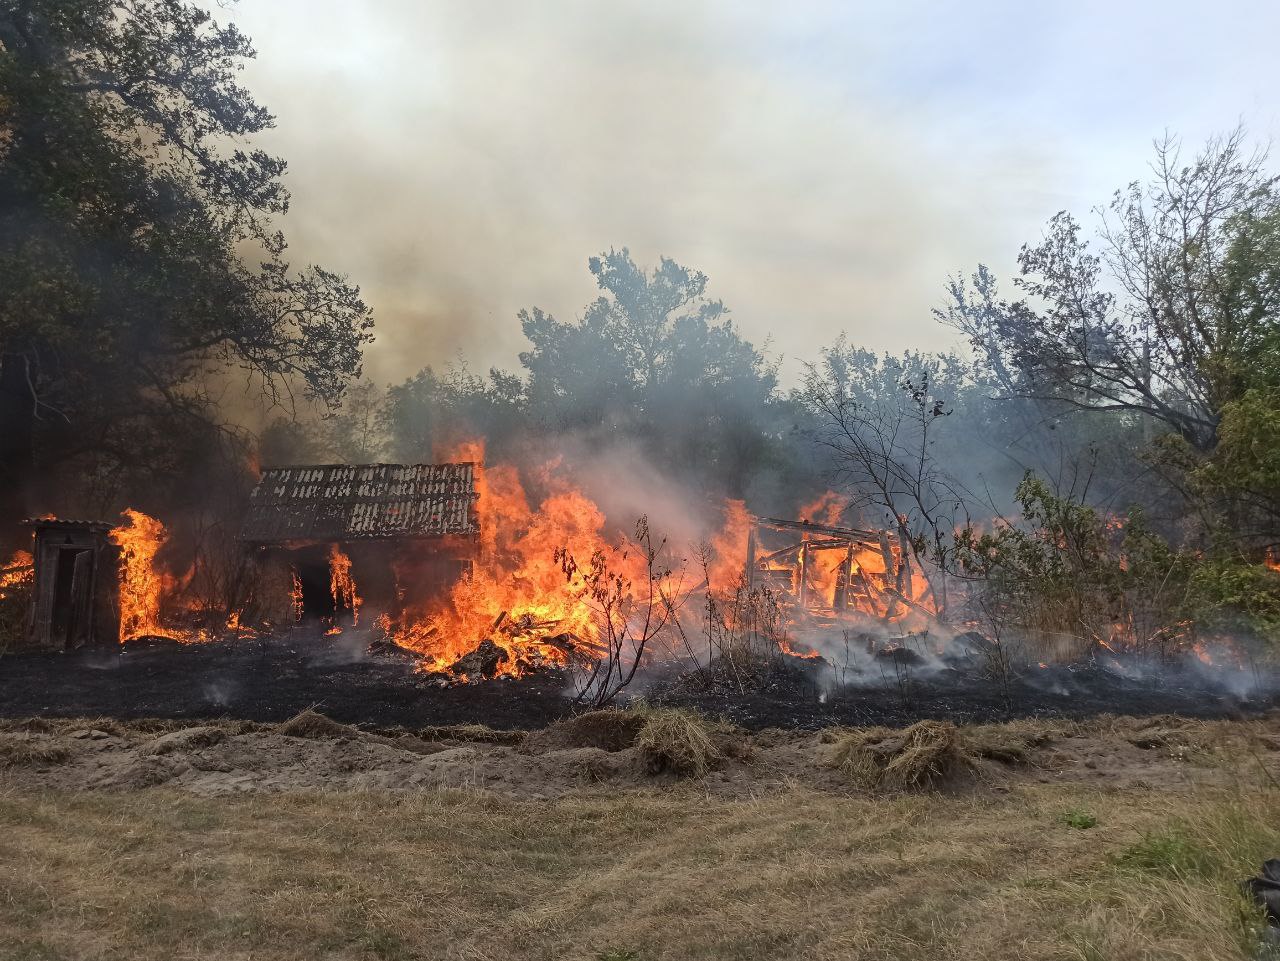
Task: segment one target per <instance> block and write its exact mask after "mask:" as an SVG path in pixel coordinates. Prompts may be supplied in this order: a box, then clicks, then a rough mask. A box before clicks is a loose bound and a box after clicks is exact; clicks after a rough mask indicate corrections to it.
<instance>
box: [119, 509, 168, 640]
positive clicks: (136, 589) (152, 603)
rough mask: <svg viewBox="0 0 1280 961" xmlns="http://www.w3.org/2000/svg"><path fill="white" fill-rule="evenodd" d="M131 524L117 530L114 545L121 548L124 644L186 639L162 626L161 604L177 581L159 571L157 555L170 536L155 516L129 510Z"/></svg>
mask: <svg viewBox="0 0 1280 961" xmlns="http://www.w3.org/2000/svg"><path fill="white" fill-rule="evenodd" d="M122 516H124V517H125V518H126V519H127V520H128V521H129V523H128V524H121V525H120V526H119V527H116V528H113V529H112V530H111V533H110V537H111V541H112V543H114V544H116V545H117V546H118V547H119V548H120V643H122V644H123V643H124V642H125V641H130V640H133V639H134V638H136V637H144V636H152V637H168V638H171V639H173V640H183V638H182V637H181V636H179V635H176V634H173V633H171V632H169V631H166V630H165V629H164V628H163V627H161V625H160V602H161V599H162V597H163V595H164V592H165V591H166V590H170V589H171V588H172V587H173V578H172V577H170V576H169V575H167V574H164V573H161V572H159V571H157V570H156V564H155V558H156V553H157V552H158V551H159V550H160V548H161V547H163V546H164V543H165V541H166V540H168V534H167V533H166V531H165V529H164V525H163V524H161V523H160V522H159V521H158V520H156V519H155V518H154V517H149V516H148V515H146V514H144V513H142V512H141V511H136V510H134V509H132V508H129V509H128V510H126V511H125V512H124V514H123V515H122Z"/></svg>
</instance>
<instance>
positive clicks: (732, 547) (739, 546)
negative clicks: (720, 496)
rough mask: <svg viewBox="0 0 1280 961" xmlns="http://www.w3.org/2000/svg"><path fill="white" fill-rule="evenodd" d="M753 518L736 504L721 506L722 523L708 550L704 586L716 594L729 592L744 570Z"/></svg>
mask: <svg viewBox="0 0 1280 961" xmlns="http://www.w3.org/2000/svg"><path fill="white" fill-rule="evenodd" d="M754 523H755V518H753V517H752V516H751V512H750V511H748V510H747V505H746V504H745V503H744V502H742V501H740V500H726V501H725V502H724V522H723V523H722V524H721V526H720V530H719V531H717V532H716V533H715V535H714V536H713V537H712V538H711V541H710V543H709V544H708V546H709V547H710V551H711V553H710V556H709V557H708V559H707V585H708V586H709V587H710V588H711V589H713V590H717V591H732V590H733V589H734V587H735V586H736V585H737V583H738V581H740V580H741V579H742V574H743V571H744V569H745V566H746V558H747V539H748V538H749V537H750V536H751V527H752V525H753V524H754Z"/></svg>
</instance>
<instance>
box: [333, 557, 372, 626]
mask: <svg viewBox="0 0 1280 961" xmlns="http://www.w3.org/2000/svg"><path fill="white" fill-rule="evenodd" d="M329 591H330V592H331V593H332V594H333V606H334V608H335V609H336V610H338V611H342V610H349V611H351V626H352V627H355V626H356V625H357V624H359V623H360V605H361V604H362V603H364V602H363V601H362V600H361V598H360V594H359V593H358V592H357V591H356V582H355V578H354V577H352V576H351V558H350V557H348V556H347V555H346V554H344V553H343V552H342V548H341V547H339V546H338V545H337V544H330V545H329Z"/></svg>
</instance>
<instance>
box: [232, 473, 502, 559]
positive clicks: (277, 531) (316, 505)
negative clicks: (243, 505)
mask: <svg viewBox="0 0 1280 961" xmlns="http://www.w3.org/2000/svg"><path fill="white" fill-rule="evenodd" d="M475 471H476V465H474V464H470V463H465V464H359V465H350V464H331V465H327V466H317V467H277V468H271V469H269V470H264V471H263V472H262V479H261V480H259V481H258V486H257V487H255V488H254V489H253V494H252V495H251V496H250V498H249V513H248V516H247V517H246V518H245V522H244V527H243V528H242V530H241V533H240V539H241V540H244V541H249V542H252V543H260V544H278V543H283V542H285V541H359V540H377V539H382V538H393V537H443V536H445V535H448V534H458V535H463V536H468V535H472V534H475V533H477V531H478V527H477V524H476V516H475V507H474V505H475V501H476V483H475Z"/></svg>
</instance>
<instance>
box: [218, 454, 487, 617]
mask: <svg viewBox="0 0 1280 961" xmlns="http://www.w3.org/2000/svg"><path fill="white" fill-rule="evenodd" d="M478 471H479V466H478V465H477V464H475V463H471V462H464V463H451V464H360V465H346V464H332V465H326V466H306V467H281V468H272V469H268V470H264V471H263V472H262V477H261V479H260V480H259V481H258V484H257V486H256V487H255V488H254V490H253V493H252V494H251V495H250V500H249V509H248V513H247V515H246V517H245V521H244V525H243V527H242V529H241V534H240V539H241V541H242V542H244V543H245V544H247V545H249V546H250V547H251V548H252V549H253V550H254V551H255V552H256V555H257V560H258V562H259V570H260V574H261V577H260V583H261V584H262V585H263V586H264V590H263V596H262V597H260V599H259V600H260V603H261V606H263V607H264V608H265V609H268V610H269V609H271V608H272V606H273V601H274V604H275V606H280V604H281V602H280V598H281V596H282V595H283V596H287V599H288V600H287V602H285V603H287V605H288V608H289V609H287V610H285V611H277V612H276V613H277V614H278V615H280V617H279V619H281V620H283V619H287V617H288V616H290V615H291V616H292V618H293V619H294V620H301V619H318V620H322V621H327V622H329V623H331V624H332V626H334V627H339V626H342V625H347V624H350V625H355V624H358V623H359V621H360V619H361V617H362V616H364V617H366V618H367V617H369V616H370V615H371V614H372V613H374V612H378V613H381V612H392V611H397V610H398V609H399V608H400V607H401V606H402V602H403V601H404V585H405V584H406V583H412V584H413V586H414V590H415V592H416V593H417V594H420V595H422V594H425V595H427V596H443V595H445V594H447V593H448V592H449V591H450V590H451V589H452V588H453V586H454V585H455V584H457V583H458V581H459V580H460V579H462V577H464V576H465V575H466V574H467V573H468V572H469V571H470V570H471V565H472V562H473V557H474V554H475V549H476V545H477V542H478V536H479V530H480V528H479V522H478V520H477V517H476V500H477V497H478V495H477V492H476V477H477V473H478ZM357 585H358V586H357ZM273 587H274V588H275V591H274V593H273V591H272V588H273ZM362 611H363V615H362Z"/></svg>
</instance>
